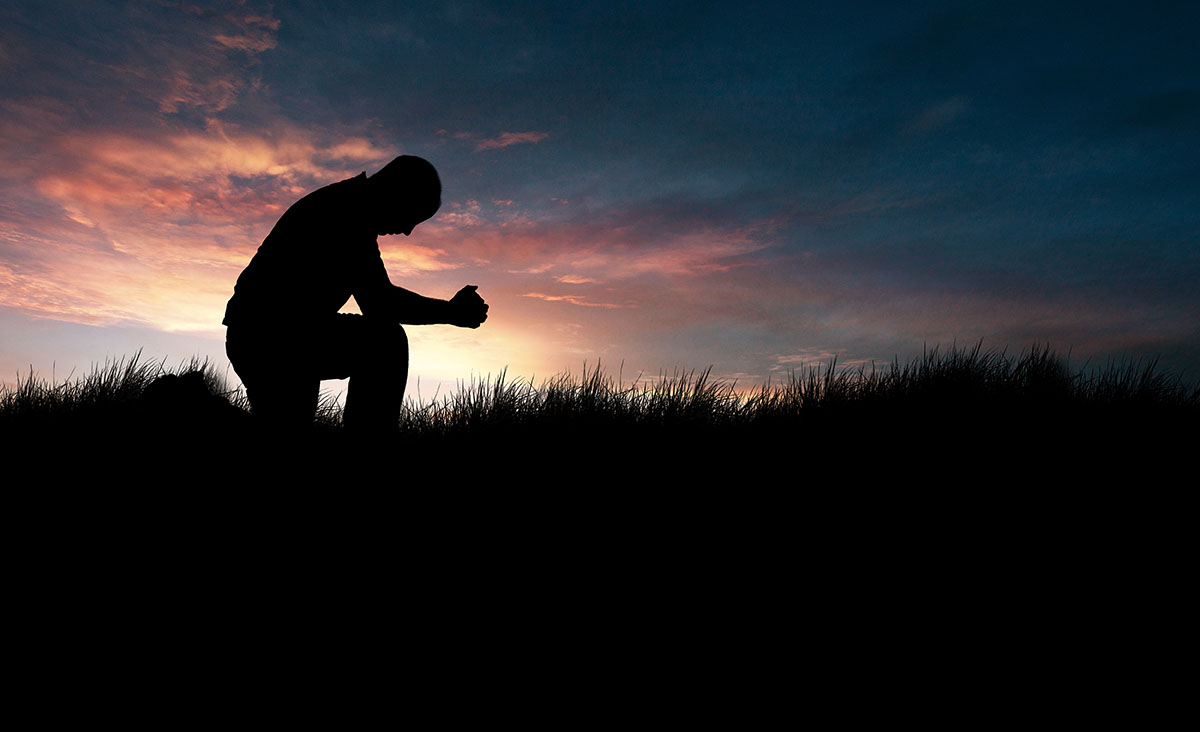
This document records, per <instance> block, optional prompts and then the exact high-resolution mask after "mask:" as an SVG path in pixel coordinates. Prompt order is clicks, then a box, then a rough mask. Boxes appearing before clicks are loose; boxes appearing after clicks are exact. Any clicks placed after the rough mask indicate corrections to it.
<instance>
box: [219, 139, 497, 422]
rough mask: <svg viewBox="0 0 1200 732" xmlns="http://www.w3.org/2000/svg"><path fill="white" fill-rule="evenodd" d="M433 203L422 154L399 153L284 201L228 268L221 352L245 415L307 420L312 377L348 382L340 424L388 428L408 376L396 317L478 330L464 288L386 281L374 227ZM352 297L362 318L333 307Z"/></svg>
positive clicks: (391, 228)
mask: <svg viewBox="0 0 1200 732" xmlns="http://www.w3.org/2000/svg"><path fill="white" fill-rule="evenodd" d="M441 204H442V183H441V180H440V179H439V178H438V174H437V171H436V170H435V169H434V167H433V166H432V165H430V164H429V162H428V161H426V160H424V159H422V158H418V157H413V156H411V155H402V156H400V157H398V158H396V159H395V160H393V161H392V162H390V163H388V164H387V165H386V166H384V168H383V169H382V170H380V171H379V172H378V173H376V174H375V175H372V176H371V177H369V178H368V177H367V175H366V173H360V174H359V175H357V176H355V177H353V178H348V179H346V180H344V181H341V182H339V183H334V184H332V185H328V186H325V187H324V188H321V189H318V190H316V191H313V192H312V193H310V194H308V195H307V196H305V197H304V198H301V199H300V200H299V201H297V202H296V203H295V204H293V205H292V207H291V208H289V209H288V210H287V211H286V212H284V214H283V216H282V217H280V219H279V221H278V222H277V223H276V224H275V228H273V229H272V230H271V233H270V234H268V235H267V238H266V239H265V240H263V243H262V246H260V247H259V248H258V253H257V254H255V255H254V258H253V259H251V260H250V264H249V265H247V266H246V269H245V270H244V271H243V272H242V274H241V276H240V277H238V281H237V286H236V287H235V288H234V294H233V297H232V298H230V300H229V304H228V306H227V307H226V309H225V320H224V324H225V325H226V326H228V330H227V331H226V341H225V350H226V352H227V353H228V354H229V361H230V363H232V364H233V368H234V371H236V372H237V374H238V376H239V377H240V378H241V380H242V383H243V384H245V386H246V394H247V396H248V397H249V399H250V407H251V410H252V412H253V413H254V415H255V417H256V418H257V419H259V420H260V421H262V422H263V423H265V424H268V425H271V426H273V427H279V428H291V429H294V428H301V427H304V426H307V425H311V424H312V418H313V414H314V413H315V412H316V407H317V394H318V391H319V389H320V381H321V380H322V379H344V378H347V377H348V378H349V379H350V387H349V389H348V390H347V393H346V407H345V412H344V419H345V424H346V427H347V428H350V429H357V430H363V431H381V430H387V429H391V428H394V427H395V426H396V424H397V422H398V419H399V414H400V405H401V403H402V401H403V399H404V384H405V381H406V380H407V379H408V338H407V336H406V335H405V333H404V329H403V328H402V327H401V324H402V323H403V324H407V325H424V324H430V323H447V324H450V325H457V326H460V327H463V328H478V327H479V325H480V324H481V323H482V322H483V321H484V320H487V310H488V306H487V305H486V304H484V301H483V298H481V297H480V296H479V295H478V294H476V292H475V289H476V288H475V286H473V285H468V286H466V287H464V288H462V289H461V290H459V291H458V294H456V295H455V296H454V297H452V298H451V299H450V300H438V299H435V298H429V297H422V296H421V295H418V294H417V293H415V292H410V291H409V290H405V289H404V288H402V287H396V286H395V285H393V284H392V283H391V281H390V280H389V279H388V275H387V270H385V269H384V266H383V260H382V259H381V258H380V256H379V245H378V244H377V242H376V239H375V237H376V236H383V235H386V234H404V235H405V236H408V235H409V234H411V233H412V230H413V227H415V226H416V225H417V224H419V223H421V222H422V221H425V220H427V219H429V218H431V217H432V216H433V215H434V214H435V213H437V210H438V209H439V208H440V207H441ZM351 296H353V297H354V299H355V301H356V302H357V303H358V307H359V309H360V310H362V313H363V314H362V315H343V314H338V310H339V309H341V307H342V306H343V305H344V304H345V303H346V301H347V300H349V299H350V297H351Z"/></svg>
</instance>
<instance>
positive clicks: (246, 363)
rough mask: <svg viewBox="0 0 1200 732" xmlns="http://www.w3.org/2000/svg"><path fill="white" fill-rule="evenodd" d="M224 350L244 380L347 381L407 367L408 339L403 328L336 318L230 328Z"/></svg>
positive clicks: (356, 317)
mask: <svg viewBox="0 0 1200 732" xmlns="http://www.w3.org/2000/svg"><path fill="white" fill-rule="evenodd" d="M226 350H227V352H228V354H229V360H230V361H231V362H232V363H233V367H234V370H236V371H237V372H238V375H239V376H241V377H242V381H243V382H244V383H246V384H247V386H250V385H251V384H250V382H260V383H261V382H263V381H278V380H281V379H282V380H285V381H293V380H296V381H302V382H307V381H308V380H321V379H346V378H350V377H351V376H354V375H355V374H358V373H365V372H377V371H379V370H382V369H387V368H388V366H389V364H391V365H394V366H401V365H404V366H406V365H407V358H408V339H407V337H406V336H405V334H404V329H403V328H402V327H400V326H399V325H396V324H393V323H387V322H380V321H377V320H372V319H369V318H365V317H363V316H362V315H350V314H346V315H336V316H333V317H330V318H326V319H322V320H319V321H314V322H310V323H304V324H276V325H274V326H270V327H254V328H238V329H235V328H234V327H231V328H230V330H229V333H228V338H227V341H226Z"/></svg>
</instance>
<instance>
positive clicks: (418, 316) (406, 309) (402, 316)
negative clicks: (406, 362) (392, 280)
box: [363, 285, 450, 325]
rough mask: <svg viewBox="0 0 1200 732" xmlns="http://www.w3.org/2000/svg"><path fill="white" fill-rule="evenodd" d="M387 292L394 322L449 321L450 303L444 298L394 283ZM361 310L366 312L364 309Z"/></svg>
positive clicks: (431, 323) (430, 322)
mask: <svg viewBox="0 0 1200 732" xmlns="http://www.w3.org/2000/svg"><path fill="white" fill-rule="evenodd" d="M388 294H389V295H390V297H389V299H390V301H391V302H390V303H389V305H390V308H389V309H390V310H391V314H392V316H393V317H394V318H395V320H396V322H398V323H401V324H402V325H438V324H443V323H448V322H449V318H450V303H449V302H448V301H446V300H439V299H437V298H436V297H425V296H424V295H418V294H417V293H415V292H413V291H411V290H406V289H404V288H403V287H396V286H395V285H393V286H392V291H391V292H389V293H388ZM363 312H364V314H366V311H365V310H364V311H363Z"/></svg>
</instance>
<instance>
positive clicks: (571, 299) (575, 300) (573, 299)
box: [521, 292, 632, 309]
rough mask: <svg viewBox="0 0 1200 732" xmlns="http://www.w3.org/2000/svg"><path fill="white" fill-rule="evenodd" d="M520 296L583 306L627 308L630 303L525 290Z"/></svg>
mask: <svg viewBox="0 0 1200 732" xmlns="http://www.w3.org/2000/svg"><path fill="white" fill-rule="evenodd" d="M521 297H533V298H537V299H538V300H546V301H547V302H566V303H570V304H572V305H578V306H580V307H585V308H607V309H615V308H628V307H632V306H630V305H617V304H615V303H610V302H588V301H587V300H586V299H584V298H582V297H579V296H578V295H546V294H543V293H541V292H526V293H525V294H523V295H521Z"/></svg>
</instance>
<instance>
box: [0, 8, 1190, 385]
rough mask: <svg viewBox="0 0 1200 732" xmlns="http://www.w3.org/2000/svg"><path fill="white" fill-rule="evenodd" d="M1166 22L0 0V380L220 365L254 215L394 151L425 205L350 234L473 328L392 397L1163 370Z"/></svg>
mask: <svg viewBox="0 0 1200 732" xmlns="http://www.w3.org/2000/svg"><path fill="white" fill-rule="evenodd" d="M918 8H919V9H918ZM1197 28H1200V4H1196V3H1182V2H1181V3H1146V2H1140V3H1094V2H1089V3H1046V2H1015V1H1013V0H1006V1H1005V2H989V3H969V2H946V3H935V2H922V3H895V2H881V3H864V2H847V3H826V2H822V3H794V2H777V3H775V2H763V3H757V2H746V3H729V2H722V3H705V2H695V1H691V2H637V3H619V2H596V3H568V2H546V3H500V2H441V3H438V2H430V3H419V2H373V3H350V2H348V3H328V2H291V1H288V2H277V3H274V4H269V3H260V2H254V1H253V0H247V1H246V2H198V3H188V2H169V1H167V0H163V1H161V2H111V3H110V2H98V1H88V2H84V1H82V0H75V1H73V2H54V1H47V0H36V1H24V0H18V1H16V2H11V1H9V2H5V3H4V5H3V9H0V141H2V146H0V379H3V381H4V382H6V383H9V384H11V383H12V382H13V381H14V380H15V378H16V375H17V373H18V372H20V373H22V374H24V373H28V371H29V369H30V367H32V368H33V369H34V370H35V371H36V372H37V373H38V374H39V375H41V376H44V377H46V378H50V377H51V375H52V374H53V375H54V376H55V377H56V378H58V379H60V380H61V379H62V378H63V377H64V376H66V375H67V374H68V373H70V372H71V370H72V369H74V370H75V372H76V374H78V373H81V372H86V371H88V370H89V368H90V365H91V364H92V363H97V362H103V361H104V360H105V359H106V358H111V357H120V356H128V355H131V354H133V353H134V352H135V351H137V350H138V349H139V348H140V349H142V352H143V356H144V357H145V358H153V359H160V358H166V359H167V361H168V364H169V365H170V364H173V363H178V362H179V361H181V360H186V359H189V358H190V357H192V356H193V355H198V356H200V357H208V358H211V359H212V360H213V361H214V362H216V363H218V364H219V366H220V368H221V369H222V370H224V369H225V367H226V365H227V363H228V362H227V360H226V359H225V355H224V346H223V338H224V328H223V327H222V326H221V318H222V316H223V313H224V307H225V302H226V300H228V298H229V296H230V295H231V294H232V291H233V285H234V281H235V280H236V279H237V276H238V274H239V273H240V271H241V269H242V268H243V267H244V266H245V265H246V263H247V262H248V261H249V260H250V257H251V256H252V255H253V254H254V251H255V249H256V248H257V247H258V245H259V244H260V243H261V242H262V239H263V237H265V236H266V234H267V233H268V232H269V231H270V229H271V226H272V225H273V224H274V222H275V221H276V219H278V217H279V216H280V214H282V213H283V211H284V210H286V208H287V207H288V206H289V205H290V204H291V203H293V202H295V201H296V200H297V199H298V198H300V197H301V196H302V195H304V194H305V193H307V192H309V191H311V190H314V189H316V188H318V187H320V186H323V185H326V184H329V183H332V182H335V181H338V180H341V179H344V178H347V177H350V176H352V175H357V174H358V173H359V172H362V171H366V172H367V173H372V172H374V171H376V170H378V169H379V168H380V167H381V166H382V165H383V164H384V163H386V162H387V161H388V160H390V159H391V158H392V157H394V156H395V155H398V154H402V153H406V154H414V155H420V156H422V157H425V158H427V159H428V160H429V161H431V162H432V163H433V164H434V165H435V166H437V168H438V170H439V171H440V174H441V177H442V181H443V185H444V188H445V191H444V195H443V199H444V205H443V207H442V210H441V212H440V213H439V214H438V216H437V217H435V218H434V219H432V220H430V221H428V222H426V223H425V224H422V225H421V226H419V227H418V228H417V229H416V230H415V231H414V232H413V235H412V236H411V237H409V238H405V237H403V236H393V237H382V238H381V239H380V248H381V250H382V252H383V255H384V261H385V263H386V264H387V267H388V270H389V272H390V274H391V278H392V281H393V283H395V284H397V285H401V286H403V287H406V288H408V289H411V290H415V291H417V292H420V293H422V294H425V295H430V296H435V297H442V298H448V297H450V296H451V295H452V294H453V293H454V292H455V291H456V290H458V289H459V288H460V287H461V286H462V285H464V284H475V285H478V286H479V293H480V294H481V295H482V296H483V297H484V298H486V299H487V301H488V303H489V304H490V306H491V313H490V318H489V320H488V322H487V323H486V324H485V325H484V326H483V327H482V328H480V329H479V330H465V329H458V328H453V327H450V326H415V327H412V328H409V329H408V330H409V333H410V337H411V342H412V347H413V354H412V374H411V378H410V382H409V383H410V389H409V395H410V396H417V392H416V383H417V379H418V378H419V379H420V383H421V387H420V392H421V396H422V397H424V398H428V397H430V396H432V391H433V390H434V389H435V388H438V385H439V384H440V385H441V388H442V390H443V392H444V391H445V390H446V389H447V388H452V387H453V384H454V383H455V381H456V380H458V379H469V378H471V377H472V376H478V375H482V374H488V373H491V374H495V373H497V372H498V371H499V370H500V369H502V368H504V367H507V368H508V370H509V373H510V374H511V375H514V376H517V377H522V378H529V377H534V378H537V379H539V380H540V379H541V378H543V377H548V376H551V375H553V374H555V373H559V372H563V371H566V370H571V371H572V372H575V373H578V372H579V370H580V369H581V367H582V366H583V365H584V364H585V363H586V364H588V365H589V367H590V366H591V365H593V364H594V363H595V362H596V361H597V360H598V359H599V360H600V362H601V363H603V364H605V365H606V367H608V368H610V369H611V370H612V371H613V372H614V375H615V372H616V371H617V369H618V368H621V369H622V373H623V375H624V377H625V378H626V380H628V379H629V378H630V377H632V376H636V375H637V374H638V373H639V372H641V373H645V374H650V375H657V374H658V373H659V372H661V371H666V372H670V371H672V370H673V369H677V368H678V369H703V368H706V367H708V366H712V367H713V373H714V374H715V375H716V376H719V377H722V378H728V379H737V380H738V383H739V384H746V385H753V384H759V383H763V382H765V381H767V380H768V379H778V378H779V377H780V376H782V375H784V374H786V373H787V372H788V370H789V369H796V368H803V367H805V366H807V365H812V364H816V363H827V362H828V360H829V359H830V358H831V357H833V356H835V355H836V356H837V357H838V360H839V363H841V364H846V365H854V364H859V363H868V362H870V361H871V360H875V361H877V362H889V361H891V360H892V359H893V358H894V357H897V356H898V357H899V358H900V359H901V360H906V359H908V358H910V357H912V356H914V355H919V354H920V353H921V351H922V348H923V347H924V346H926V345H929V346H933V345H935V344H940V345H941V346H942V347H948V346H950V345H951V344H952V343H954V342H957V343H958V344H959V345H963V344H973V343H975V342H976V341H978V340H980V339H982V340H983V343H984V346H985V347H994V348H1007V349H1008V350H1009V352H1010V353H1019V352H1020V351H1022V350H1024V349H1027V348H1029V347H1030V346H1031V345H1033V344H1047V343H1048V344H1050V345H1052V346H1053V347H1055V348H1057V349H1060V350H1062V351H1064V352H1066V351H1068V350H1069V351H1070V352H1071V362H1072V365H1074V366H1082V365H1083V364H1084V363H1085V362H1088V361H1090V362H1093V363H1097V362H1099V363H1103V362H1105V361H1106V360H1107V359H1110V358H1122V357H1126V358H1139V357H1151V356H1160V357H1161V363H1162V364H1163V365H1165V366H1167V367H1169V368H1171V369H1173V370H1175V371H1180V372H1185V373H1187V374H1190V375H1191V376H1192V377H1193V378H1194V377H1196V376H1197V375H1200V286H1198V284H1197V283H1198V282H1200V52H1198V51H1197V47H1198V46H1197V42H1196V38H1195V36H1196V30H1197ZM622 363H623V366H622ZM281 366H282V365H281ZM230 375H231V376H232V372H230ZM325 386H326V388H329V389H338V388H339V382H328V383H326V385H325Z"/></svg>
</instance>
